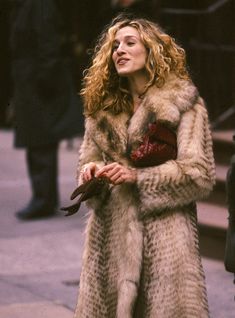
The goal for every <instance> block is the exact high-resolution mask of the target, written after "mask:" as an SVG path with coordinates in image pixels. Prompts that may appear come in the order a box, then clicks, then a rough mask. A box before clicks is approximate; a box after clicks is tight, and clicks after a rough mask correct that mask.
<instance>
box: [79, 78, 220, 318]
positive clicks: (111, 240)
mask: <svg viewBox="0 0 235 318" xmlns="http://www.w3.org/2000/svg"><path fill="white" fill-rule="evenodd" d="M152 115H154V117H156V119H157V120H159V121H161V122H164V123H166V125H169V126H170V127H171V128H173V129H175V131H176V133H177V143H178V156H177V159H176V160H170V161H168V162H166V163H164V164H162V165H160V166H156V167H151V168H140V169H138V172H137V175H138V176H137V182H136V184H135V185H130V184H123V185H118V186H114V187H110V188H109V189H107V191H106V193H104V194H103V196H102V197H98V198H94V199H90V200H89V202H88V205H89V206H90V208H91V211H90V217H89V220H88V224H87V229H86V242H85V249H84V254H83V267H82V273H81V280H80V290H79V298H78V303H77V308H76V312H75V318H157V317H159V318H206V317H209V313H208V305H207V296H206V288H205V279H204V273H203V269H202V265H201V259H200V255H199V247H198V230H197V214H196V213H197V212H196V204H195V201H197V200H199V199H202V198H203V197H205V196H207V195H208V194H209V193H210V191H211V190H212V188H213V184H214V183H215V166H214V158H213V152H212V141H211V133H210V129H209V124H208V116H207V111H206V108H205V105H204V103H203V100H202V99H201V98H200V97H199V95H198V91H197V89H196V88H195V86H194V85H193V84H192V83H191V82H188V81H185V80H181V79H178V78H176V77H175V76H173V75H172V76H170V77H169V79H168V81H167V82H166V84H165V85H164V86H163V87H162V88H160V89H159V88H156V87H154V88H151V89H149V91H148V93H147V94H146V96H145V98H144V99H143V101H142V103H141V105H140V106H139V108H138V109H137V111H136V112H135V114H134V115H133V116H132V117H131V118H130V117H129V115H128V114H120V115H113V114H111V113H109V112H103V111H100V112H99V113H98V114H97V115H96V117H95V118H87V119H86V132H85V136H84V140H83V144H82V146H81V149H80V157H79V158H80V159H79V166H78V176H79V170H80V169H81V168H82V167H83V166H84V165H85V164H86V163H88V162H91V161H92V162H96V163H97V164H98V165H100V166H102V165H104V164H105V163H107V162H112V161H118V162H120V163H122V164H123V165H127V166H131V162H129V160H128V157H127V149H128V147H129V146H132V145H135V144H138V142H140V140H141V137H142V135H143V132H144V129H145V127H146V124H147V123H148V120H149V118H151V117H152ZM78 182H80V181H79V180H78Z"/></svg>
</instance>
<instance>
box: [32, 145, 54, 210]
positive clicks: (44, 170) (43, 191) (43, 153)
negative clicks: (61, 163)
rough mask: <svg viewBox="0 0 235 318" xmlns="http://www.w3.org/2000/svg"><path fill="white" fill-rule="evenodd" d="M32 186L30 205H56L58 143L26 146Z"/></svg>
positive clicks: (42, 207)
mask: <svg viewBox="0 0 235 318" xmlns="http://www.w3.org/2000/svg"><path fill="white" fill-rule="evenodd" d="M26 157H27V166H28V174H29V177H30V182H31V188H32V200H31V207H32V208H33V209H34V208H35V209H36V210H38V209H53V208H55V207H56V206H57V205H58V183H57V177H58V158H57V157H58V144H52V145H47V146H41V147H33V148H27V152H26Z"/></svg>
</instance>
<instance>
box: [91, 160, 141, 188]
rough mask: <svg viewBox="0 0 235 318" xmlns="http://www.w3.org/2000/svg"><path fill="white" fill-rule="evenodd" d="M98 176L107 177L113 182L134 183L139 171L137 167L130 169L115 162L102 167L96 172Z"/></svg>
mask: <svg viewBox="0 0 235 318" xmlns="http://www.w3.org/2000/svg"><path fill="white" fill-rule="evenodd" d="M96 177H105V178H107V180H108V181H109V182H110V183H112V184H121V183H134V182H135V181H136V178H137V173H136V169H130V168H127V167H124V166H122V165H120V164H119V163H117V162H113V163H110V164H108V165H106V166H104V167H103V168H101V169H100V170H99V171H98V172H97V173H96Z"/></svg>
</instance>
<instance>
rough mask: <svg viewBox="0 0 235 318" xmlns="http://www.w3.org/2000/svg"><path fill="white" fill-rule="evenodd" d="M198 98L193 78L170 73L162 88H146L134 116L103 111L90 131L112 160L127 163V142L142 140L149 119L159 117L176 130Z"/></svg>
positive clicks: (92, 123)
mask: <svg viewBox="0 0 235 318" xmlns="http://www.w3.org/2000/svg"><path fill="white" fill-rule="evenodd" d="M197 99H198V91H197V88H196V87H195V86H194V85H193V84H192V83H191V82H190V81H186V80H183V79H179V78H177V77H176V76H175V75H170V76H169V77H168V80H167V81H166V83H165V85H164V86H163V87H161V88H158V87H151V88H150V89H149V90H148V91H147V93H146V95H145V97H144V98H143V100H142V102H141V104H140V106H139V108H138V109H137V111H136V112H135V113H134V114H133V115H132V116H131V117H130V115H128V114H127V113H121V114H119V115H113V114H111V113H110V112H107V111H100V112H99V113H98V114H97V115H96V118H92V119H90V123H89V126H90V127H89V131H91V134H92V137H93V138H94V140H95V142H96V143H97V145H98V146H99V147H100V148H101V149H102V150H103V151H104V153H105V154H108V155H109V156H110V160H111V161H113V160H114V161H118V162H120V163H128V160H127V149H128V145H132V146H133V145H134V144H136V143H139V142H140V141H141V139H142V137H143V135H144V132H145V130H146V128H147V126H148V123H149V122H153V121H156V120H157V121H160V122H164V123H165V124H166V125H168V126H169V127H171V128H173V129H176V128H177V126H178V123H179V121H180V117H181V114H182V113H184V112H185V111H187V110H189V109H190V108H191V107H193V105H194V104H195V102H196V100H197Z"/></svg>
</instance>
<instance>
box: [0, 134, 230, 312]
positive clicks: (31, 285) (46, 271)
mask: <svg viewBox="0 0 235 318" xmlns="http://www.w3.org/2000/svg"><path fill="white" fill-rule="evenodd" d="M79 144H80V140H79V139H76V140H75V141H74V148H73V149H72V150H68V149H67V143H66V142H63V143H62V144H61V147H60V156H59V158H60V160H59V168H60V169H59V170H60V172H59V184H60V194H61V206H62V205H65V204H67V203H69V200H68V198H69V194H70V193H71V191H72V190H73V188H74V187H75V169H76V162H77V148H78V147H79ZM29 197H30V186H29V181H28V178H27V172H26V166H25V161H24V151H22V150H16V149H14V148H13V146H12V132H11V131H9V132H5V131H0V204H1V205H0V213H1V223H0V255H1V256H0V318H32V317H33V318H72V317H73V311H74V308H75V305H76V298H77V291H78V281H79V275H80V270H81V255H82V248H83V243H84V228H85V222H86V213H87V210H86V208H85V207H84V206H82V209H81V212H79V214H76V215H74V216H71V217H68V218H65V217H64V215H63V213H58V215H56V216H55V217H53V218H48V219H43V220H40V221H28V222H22V221H19V220H18V219H16V217H15V215H14V212H15V211H16V210H18V209H19V208H21V207H23V206H24V205H25V204H26V203H27V200H28V199H29ZM203 265H204V269H205V273H206V280H207V290H208V297H209V304H210V310H211V317H212V318H234V317H235V301H234V296H235V286H234V285H233V276H232V274H230V273H227V272H226V271H225V270H224V266H223V263H222V262H218V261H214V260H211V259H206V258H204V259H203ZM90 318H93V317H90ZM159 318H161V317H159ZM172 318H174V317H172Z"/></svg>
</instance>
